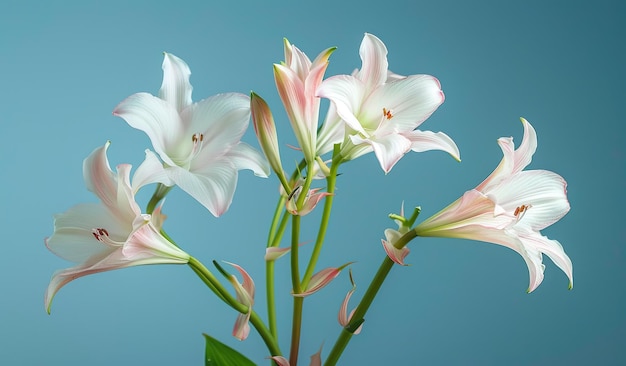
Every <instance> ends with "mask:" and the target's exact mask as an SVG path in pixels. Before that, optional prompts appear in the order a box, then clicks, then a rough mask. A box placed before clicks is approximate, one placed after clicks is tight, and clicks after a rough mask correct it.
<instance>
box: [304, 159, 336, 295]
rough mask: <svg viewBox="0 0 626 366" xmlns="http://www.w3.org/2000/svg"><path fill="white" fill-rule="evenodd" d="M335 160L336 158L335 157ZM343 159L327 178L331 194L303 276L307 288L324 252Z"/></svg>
mask: <svg viewBox="0 0 626 366" xmlns="http://www.w3.org/2000/svg"><path fill="white" fill-rule="evenodd" d="M333 160H334V159H333ZM340 162H341V159H337V163H335V162H334V161H333V164H332V165H331V167H330V175H329V176H328V178H326V182H327V185H328V187H327V192H328V193H331V195H329V196H327V197H326V198H325V202H324V211H323V212H322V220H321V221H320V228H319V230H318V231H317V238H316V240H315V246H314V247H313V252H312V253H311V258H310V259H309V264H308V266H307V268H306V272H304V277H303V278H302V287H304V288H306V286H307V285H308V284H309V281H310V280H311V277H312V276H313V273H314V272H315V266H316V264H317V260H318V259H319V256H320V253H321V252H322V245H323V244H324V239H325V238H326V230H327V229H328V222H329V220H330V212H331V210H332V207H333V199H334V197H335V195H334V193H335V183H336V181H337V170H339V165H340V164H341V163H340Z"/></svg>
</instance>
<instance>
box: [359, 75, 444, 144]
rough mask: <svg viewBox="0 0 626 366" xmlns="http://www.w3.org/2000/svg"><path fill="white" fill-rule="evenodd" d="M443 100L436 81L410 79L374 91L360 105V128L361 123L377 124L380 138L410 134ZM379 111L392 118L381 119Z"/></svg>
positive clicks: (426, 76) (412, 77)
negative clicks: (394, 134) (380, 134)
mask: <svg viewBox="0 0 626 366" xmlns="http://www.w3.org/2000/svg"><path fill="white" fill-rule="evenodd" d="M444 99H445V97H444V94H443V91H442V90H441V84H440V83H439V80H437V78H435V77H433V76H430V75H411V76H409V77H406V78H404V79H401V80H397V81H394V82H391V83H387V84H384V85H382V86H380V87H379V88H377V89H376V90H374V91H373V92H372V93H371V94H370V95H369V96H368V97H367V99H366V100H365V101H364V102H363V107H362V110H361V114H360V116H359V118H360V119H361V123H362V124H363V121H375V122H376V124H377V125H378V124H380V127H378V129H379V130H380V133H383V134H384V133H391V132H406V131H412V130H414V129H415V128H417V127H418V126H419V125H421V124H422V123H423V122H424V121H425V120H426V119H427V118H428V117H430V115H431V114H433V112H434V111H435V110H437V108H438V107H439V106H440V105H441V104H442V103H443V101H444ZM383 108H384V109H385V110H387V111H390V112H391V114H392V116H393V117H392V118H390V119H388V118H385V117H384V115H383ZM381 120H382V123H381V122H380V121H381ZM371 127H373V128H376V126H371Z"/></svg>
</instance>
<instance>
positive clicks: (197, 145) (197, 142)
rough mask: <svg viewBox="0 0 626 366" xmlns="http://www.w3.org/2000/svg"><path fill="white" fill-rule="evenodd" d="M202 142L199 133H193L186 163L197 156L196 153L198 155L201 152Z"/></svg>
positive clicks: (202, 137) (201, 135)
mask: <svg viewBox="0 0 626 366" xmlns="http://www.w3.org/2000/svg"><path fill="white" fill-rule="evenodd" d="M203 141H204V135H203V134H201V133H198V132H196V133H194V134H193V135H192V136H191V142H192V144H193V145H192V147H191V151H190V152H189V156H188V157H187V160H186V161H187V162H190V161H192V160H193V159H194V158H195V157H196V156H197V155H198V153H200V150H202V142H203Z"/></svg>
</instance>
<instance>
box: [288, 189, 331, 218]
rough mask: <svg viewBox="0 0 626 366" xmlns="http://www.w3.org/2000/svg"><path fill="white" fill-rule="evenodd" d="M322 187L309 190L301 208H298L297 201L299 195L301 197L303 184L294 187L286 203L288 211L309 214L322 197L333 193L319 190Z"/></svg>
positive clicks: (294, 213)
mask: <svg viewBox="0 0 626 366" xmlns="http://www.w3.org/2000/svg"><path fill="white" fill-rule="evenodd" d="M320 189H321V188H315V189H311V190H309V192H308V193H307V196H306V198H305V199H304V203H303V206H302V208H301V209H300V210H298V207H297V202H298V197H300V194H301V191H302V186H298V187H296V188H295V189H294V192H293V193H292V194H291V195H290V196H289V198H288V199H287V202H286V203H285V207H286V209H287V211H288V212H289V213H290V214H292V215H300V216H305V215H307V214H309V213H310V212H311V211H313V209H314V208H315V206H317V204H318V203H319V201H321V200H322V198H324V197H326V196H332V195H333V194H332V193H328V192H318V191H319V190H320Z"/></svg>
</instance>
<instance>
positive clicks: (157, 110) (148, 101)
mask: <svg viewBox="0 0 626 366" xmlns="http://www.w3.org/2000/svg"><path fill="white" fill-rule="evenodd" d="M113 114H114V115H116V116H118V117H121V118H123V119H124V120H125V121H126V122H127V123H128V124H129V125H130V126H131V127H133V128H136V129H138V130H141V131H143V132H145V133H146V135H148V137H149V138H150V141H151V142H152V146H153V147H154V150H155V151H156V152H157V154H159V156H160V157H161V159H163V161H164V162H165V163H167V164H169V165H176V164H175V163H174V162H173V161H172V160H171V159H170V157H169V156H168V154H167V151H168V148H170V147H171V146H175V144H176V142H177V141H178V140H179V138H180V137H181V133H183V132H184V131H182V121H181V119H180V116H179V114H178V111H177V110H176V108H174V107H172V106H171V105H170V104H168V103H167V102H166V101H164V100H162V99H160V98H157V97H155V96H152V95H150V94H147V93H137V94H133V95H131V96H130V97H128V98H126V99H124V100H123V101H122V102H121V103H120V104H119V105H118V106H117V107H115V110H113ZM190 138H191V137H190Z"/></svg>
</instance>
